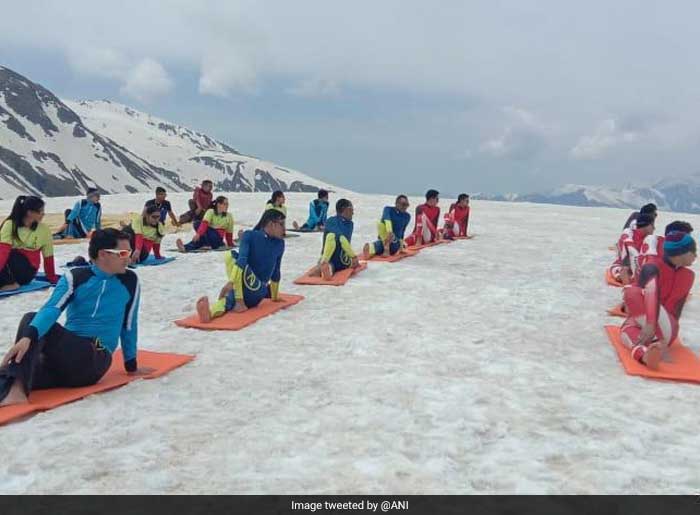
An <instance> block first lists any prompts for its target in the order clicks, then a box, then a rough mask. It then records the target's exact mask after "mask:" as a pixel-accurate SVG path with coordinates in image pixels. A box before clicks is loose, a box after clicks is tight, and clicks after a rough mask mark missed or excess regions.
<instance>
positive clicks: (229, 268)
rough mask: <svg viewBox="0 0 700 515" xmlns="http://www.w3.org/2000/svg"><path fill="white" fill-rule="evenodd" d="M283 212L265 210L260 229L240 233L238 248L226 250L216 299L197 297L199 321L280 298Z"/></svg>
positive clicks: (205, 320) (240, 311)
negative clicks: (211, 301) (223, 274)
mask: <svg viewBox="0 0 700 515" xmlns="http://www.w3.org/2000/svg"><path fill="white" fill-rule="evenodd" d="M284 222H285V216H284V214H282V213H281V212H280V211H277V210H276V209H270V210H268V211H265V214H263V217H262V220H260V226H261V228H260V230H255V229H253V230H250V231H245V232H244V233H243V237H242V238H241V240H240V246H239V249H238V251H235V250H232V251H231V252H228V253H226V257H225V261H226V276H227V277H228V282H227V283H226V284H225V285H224V287H223V288H222V289H221V292H220V293H219V299H218V300H217V301H216V303H214V305H212V306H210V304H209V298H208V297H202V298H200V299H199V300H197V315H198V316H199V320H200V321H201V322H203V323H206V322H209V321H210V320H211V319H212V318H216V317H220V316H222V315H223V314H225V313H227V312H229V311H234V312H236V313H242V312H244V311H247V310H248V309H249V308H254V307H255V306H257V305H258V304H260V302H262V300H263V299H266V298H269V299H271V300H273V301H280V300H281V299H280V298H279V282H280V278H281V275H280V271H281V266H282V256H283V255H284Z"/></svg>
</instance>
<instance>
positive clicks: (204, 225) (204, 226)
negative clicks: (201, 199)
mask: <svg viewBox="0 0 700 515" xmlns="http://www.w3.org/2000/svg"><path fill="white" fill-rule="evenodd" d="M213 218H214V211H213V210H211V209H209V210H207V212H206V213H204V218H202V221H201V222H200V223H199V227H198V228H197V234H198V235H200V236H204V234H205V233H206V232H207V230H208V229H209V224H210V223H211V221H212V219H213Z"/></svg>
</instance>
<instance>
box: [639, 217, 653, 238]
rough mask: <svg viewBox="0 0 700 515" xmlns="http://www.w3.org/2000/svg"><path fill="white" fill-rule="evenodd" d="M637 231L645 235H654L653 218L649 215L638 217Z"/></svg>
mask: <svg viewBox="0 0 700 515" xmlns="http://www.w3.org/2000/svg"><path fill="white" fill-rule="evenodd" d="M637 229H638V230H640V231H642V232H643V233H644V234H645V235H649V234H654V217H653V216H651V215H639V216H638V217H637Z"/></svg>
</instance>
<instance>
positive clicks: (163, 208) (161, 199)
mask: <svg viewBox="0 0 700 515" xmlns="http://www.w3.org/2000/svg"><path fill="white" fill-rule="evenodd" d="M167 196H168V193H167V192H166V191H165V188H161V187H160V186H158V187H157V188H156V198H153V199H151V200H149V201H148V202H146V204H145V205H144V206H143V208H144V209H148V208H149V207H152V206H153V207H156V208H158V211H159V213H160V223H162V224H164V223H165V218H166V217H168V216H169V217H170V221H171V222H172V224H173V225H174V226H175V227H180V221H179V220H178V218H177V216H175V213H173V206H172V205H170V201H168V200H165V198H166V197H167Z"/></svg>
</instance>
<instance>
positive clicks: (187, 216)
mask: <svg viewBox="0 0 700 515" xmlns="http://www.w3.org/2000/svg"><path fill="white" fill-rule="evenodd" d="M213 188H214V184H213V183H212V182H211V181H210V180H209V179H206V180H204V181H202V184H201V186H197V187H196V188H195V189H194V193H193V194H192V198H191V199H190V200H189V201H188V205H189V208H190V210H189V211H188V212H187V213H184V214H182V215H181V216H180V220H179V222H180V223H181V224H186V223H190V222H192V223H194V222H199V221H200V220H202V218H203V217H204V213H206V212H207V210H208V209H209V207H210V206H211V203H212V202H213V200H214V193H213V191H212V190H213Z"/></svg>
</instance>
